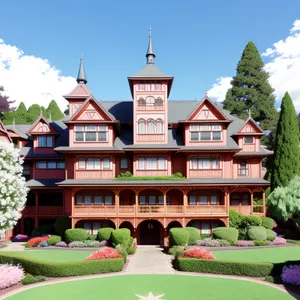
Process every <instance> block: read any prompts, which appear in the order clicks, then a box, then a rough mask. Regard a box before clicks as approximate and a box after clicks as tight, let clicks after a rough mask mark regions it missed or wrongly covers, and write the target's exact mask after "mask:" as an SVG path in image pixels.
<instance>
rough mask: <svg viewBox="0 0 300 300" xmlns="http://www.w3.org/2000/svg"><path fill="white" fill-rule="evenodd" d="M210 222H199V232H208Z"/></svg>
mask: <svg viewBox="0 0 300 300" xmlns="http://www.w3.org/2000/svg"><path fill="white" fill-rule="evenodd" d="M210 233H211V232H210V223H206V222H205V223H204V222H203V223H201V234H210Z"/></svg>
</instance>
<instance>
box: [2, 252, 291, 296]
mask: <svg viewBox="0 0 300 300" xmlns="http://www.w3.org/2000/svg"><path fill="white" fill-rule="evenodd" d="M171 258H172V257H171V256H168V255H165V254H164V253H163V252H162V249H161V248H159V247H151V246H145V247H138V249H137V252H136V253H135V254H134V255H133V256H131V257H130V259H129V263H128V264H127V266H125V268H124V270H123V271H122V272H119V273H110V274H100V275H89V276H75V277H68V278H55V279H51V280H49V281H46V282H41V283H37V284H33V285H28V286H22V287H20V288H18V289H15V290H13V291H11V292H8V293H5V294H4V295H2V296H1V297H0V299H6V297H9V296H12V295H15V294H18V293H20V292H23V291H26V290H29V289H32V288H35V287H38V286H44V285H51V284H56V283H59V282H70V281H78V280H83V279H92V278H94V279H95V278H102V277H112V276H123V275H134V274H136V275H137V274H165V275H168V274H169V275H185V276H198V277H211V278H226V279H236V280H241V281H250V282H254V283H258V284H261V285H266V286H269V287H272V288H274V289H277V290H280V291H282V292H285V293H288V292H287V291H286V290H285V289H284V288H283V287H281V286H278V285H275V284H272V283H269V282H266V281H262V280H261V279H255V278H251V277H238V276H230V275H215V274H203V273H191V272H181V271H176V270H174V269H173V268H172V265H171ZM294 296H295V295H294ZM295 297H296V296H295Z"/></svg>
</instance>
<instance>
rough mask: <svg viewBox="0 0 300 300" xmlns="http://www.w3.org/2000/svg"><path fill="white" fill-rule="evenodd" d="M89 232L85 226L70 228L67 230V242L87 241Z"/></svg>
mask: <svg viewBox="0 0 300 300" xmlns="http://www.w3.org/2000/svg"><path fill="white" fill-rule="evenodd" d="M87 238H88V233H87V232H86V231H85V230H84V229H83V228H75V229H68V230H66V232H65V239H66V242H67V243H71V242H75V241H80V242H82V241H86V240H87Z"/></svg>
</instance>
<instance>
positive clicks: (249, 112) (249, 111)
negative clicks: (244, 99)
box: [248, 108, 251, 118]
mask: <svg viewBox="0 0 300 300" xmlns="http://www.w3.org/2000/svg"><path fill="white" fill-rule="evenodd" d="M248 114H249V118H251V108H249V110H248Z"/></svg>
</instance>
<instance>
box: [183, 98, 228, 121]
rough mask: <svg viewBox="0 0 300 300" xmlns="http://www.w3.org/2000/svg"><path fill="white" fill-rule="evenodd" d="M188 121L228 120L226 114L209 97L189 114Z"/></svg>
mask: <svg viewBox="0 0 300 300" xmlns="http://www.w3.org/2000/svg"><path fill="white" fill-rule="evenodd" d="M187 120H188V121H205V120H208V121H216V120H227V118H226V116H225V115H224V114H223V113H222V112H221V111H220V110H219V108H218V107H217V106H216V105H215V104H213V103H212V102H211V101H210V99H209V98H208V97H206V98H204V99H203V101H201V102H200V104H199V105H198V106H197V108H196V109H195V110H194V111H193V112H192V113H191V114H190V115H189V117H188V119H187Z"/></svg>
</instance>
